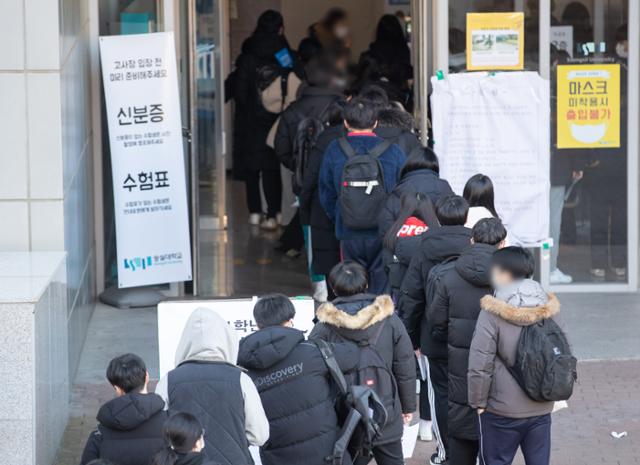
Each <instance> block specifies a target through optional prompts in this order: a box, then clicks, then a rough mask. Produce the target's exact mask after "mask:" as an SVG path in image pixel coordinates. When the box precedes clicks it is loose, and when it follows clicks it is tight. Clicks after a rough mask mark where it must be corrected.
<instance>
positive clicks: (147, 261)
mask: <svg viewBox="0 0 640 465" xmlns="http://www.w3.org/2000/svg"><path fill="white" fill-rule="evenodd" d="M151 265H153V260H152V259H151V256H149V257H135V258H125V259H124V268H125V269H126V270H131V271H136V270H139V269H142V270H146V269H147V268H149V267H150V266H151Z"/></svg>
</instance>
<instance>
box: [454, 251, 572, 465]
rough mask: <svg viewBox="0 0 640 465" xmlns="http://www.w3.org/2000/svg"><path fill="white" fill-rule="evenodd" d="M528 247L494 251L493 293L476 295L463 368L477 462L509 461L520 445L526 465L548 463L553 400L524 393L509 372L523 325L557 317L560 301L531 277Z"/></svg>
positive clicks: (495, 463)
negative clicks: (476, 433) (473, 414)
mask: <svg viewBox="0 0 640 465" xmlns="http://www.w3.org/2000/svg"><path fill="white" fill-rule="evenodd" d="M534 268H535V263H534V259H533V256H532V255H531V253H530V252H529V251H527V250H526V249H523V248H520V247H506V248H504V249H501V250H498V251H496V252H495V253H494V256H493V261H492V268H491V274H492V283H493V286H494V289H495V293H494V295H493V296H491V295H487V296H484V297H483V298H482V299H481V300H480V306H481V308H482V311H481V312H480V315H479V317H478V322H477V325H476V329H475V332H474V335H473V339H472V341H471V348H470V353H469V370H468V373H467V381H468V398H469V405H470V406H471V407H472V408H475V409H477V412H478V415H479V430H480V453H479V455H480V463H481V465H509V464H511V463H512V462H513V458H514V456H515V454H516V452H517V451H518V448H520V449H521V450H522V454H523V456H524V459H525V462H526V463H527V465H548V464H549V460H550V452H551V415H550V414H551V412H552V410H553V402H536V401H534V400H532V399H531V398H529V397H528V396H527V394H526V393H525V392H524V391H523V390H522V388H521V387H520V386H519V384H518V382H517V381H516V379H515V378H514V377H513V376H512V375H511V373H510V372H509V369H508V367H512V366H513V365H514V364H515V361H516V353H517V347H518V340H519V337H520V333H521V332H522V329H523V328H524V327H526V326H529V325H533V324H536V323H538V322H540V321H542V320H545V319H548V318H553V319H554V320H557V317H558V313H559V312H560V303H559V301H558V299H557V298H556V296H555V295H553V294H547V293H546V292H545V290H544V289H543V288H542V286H541V285H540V284H539V283H538V282H536V281H533V280H532V279H531V276H533V272H534Z"/></svg>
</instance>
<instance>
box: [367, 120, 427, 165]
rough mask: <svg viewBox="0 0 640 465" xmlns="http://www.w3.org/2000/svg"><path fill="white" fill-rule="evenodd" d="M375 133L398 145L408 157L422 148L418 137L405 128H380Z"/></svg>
mask: <svg viewBox="0 0 640 465" xmlns="http://www.w3.org/2000/svg"><path fill="white" fill-rule="evenodd" d="M373 132H375V133H376V135H377V136H378V137H382V138H383V139H384V140H387V141H389V142H390V143H392V144H396V145H397V146H398V147H400V149H401V150H402V151H403V152H404V154H405V156H407V157H408V156H409V154H410V153H411V151H412V150H413V149H415V148H416V147H420V140H419V139H418V136H416V135H415V134H414V133H412V132H411V131H407V130H406V129H404V128H397V127H393V126H378V127H377V128H376V129H375V130H374V131H373Z"/></svg>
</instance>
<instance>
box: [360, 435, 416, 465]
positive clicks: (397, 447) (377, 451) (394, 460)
mask: <svg viewBox="0 0 640 465" xmlns="http://www.w3.org/2000/svg"><path fill="white" fill-rule="evenodd" d="M373 458H375V459H376V464H377V465H404V456H403V454H402V441H400V440H398V441H395V442H390V443H388V444H382V445H380V446H376V447H374V448H373ZM370 461H371V458H369V457H360V458H358V459H356V460H355V462H354V465H367V464H368V463H369V462H370Z"/></svg>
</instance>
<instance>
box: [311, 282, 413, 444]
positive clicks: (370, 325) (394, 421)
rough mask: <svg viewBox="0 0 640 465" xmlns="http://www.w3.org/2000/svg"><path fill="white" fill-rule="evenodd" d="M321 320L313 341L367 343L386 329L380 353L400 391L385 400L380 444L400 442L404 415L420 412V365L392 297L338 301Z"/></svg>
mask: <svg viewBox="0 0 640 465" xmlns="http://www.w3.org/2000/svg"><path fill="white" fill-rule="evenodd" d="M317 317H318V321H319V323H318V324H316V326H315V328H313V331H312V332H311V335H310V336H309V337H310V338H318V339H323V340H325V341H328V342H344V341H350V342H354V343H356V344H358V343H366V341H368V340H369V339H370V338H371V337H373V336H374V335H375V334H376V331H378V329H379V325H381V324H384V325H385V326H384V328H382V332H381V333H380V336H379V338H378V342H377V344H376V349H377V350H378V353H379V354H380V356H381V357H382V359H383V360H385V362H386V364H387V367H388V368H389V369H390V371H391V372H392V373H393V376H394V377H395V380H396V383H397V387H398V389H397V394H396V395H395V397H394V398H388V399H382V401H383V402H384V403H385V406H386V408H387V414H388V416H389V417H388V421H387V424H386V426H385V427H384V430H383V432H382V436H381V438H380V439H379V440H378V444H386V443H389V442H393V441H397V440H399V439H400V438H401V437H402V431H403V421H402V414H403V413H412V412H414V411H415V409H416V363H415V356H414V354H413V350H412V348H411V340H410V339H409V336H408V335H407V332H406V330H405V329H404V327H403V326H402V322H401V321H400V319H398V317H397V316H396V315H395V313H394V308H393V302H392V301H391V297H389V296H388V295H381V296H378V297H375V296H372V295H369V294H358V295H354V296H352V297H347V298H338V299H336V300H334V301H333V302H332V303H326V304H323V305H321V306H320V307H319V308H318V312H317ZM383 322H384V323H383Z"/></svg>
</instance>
